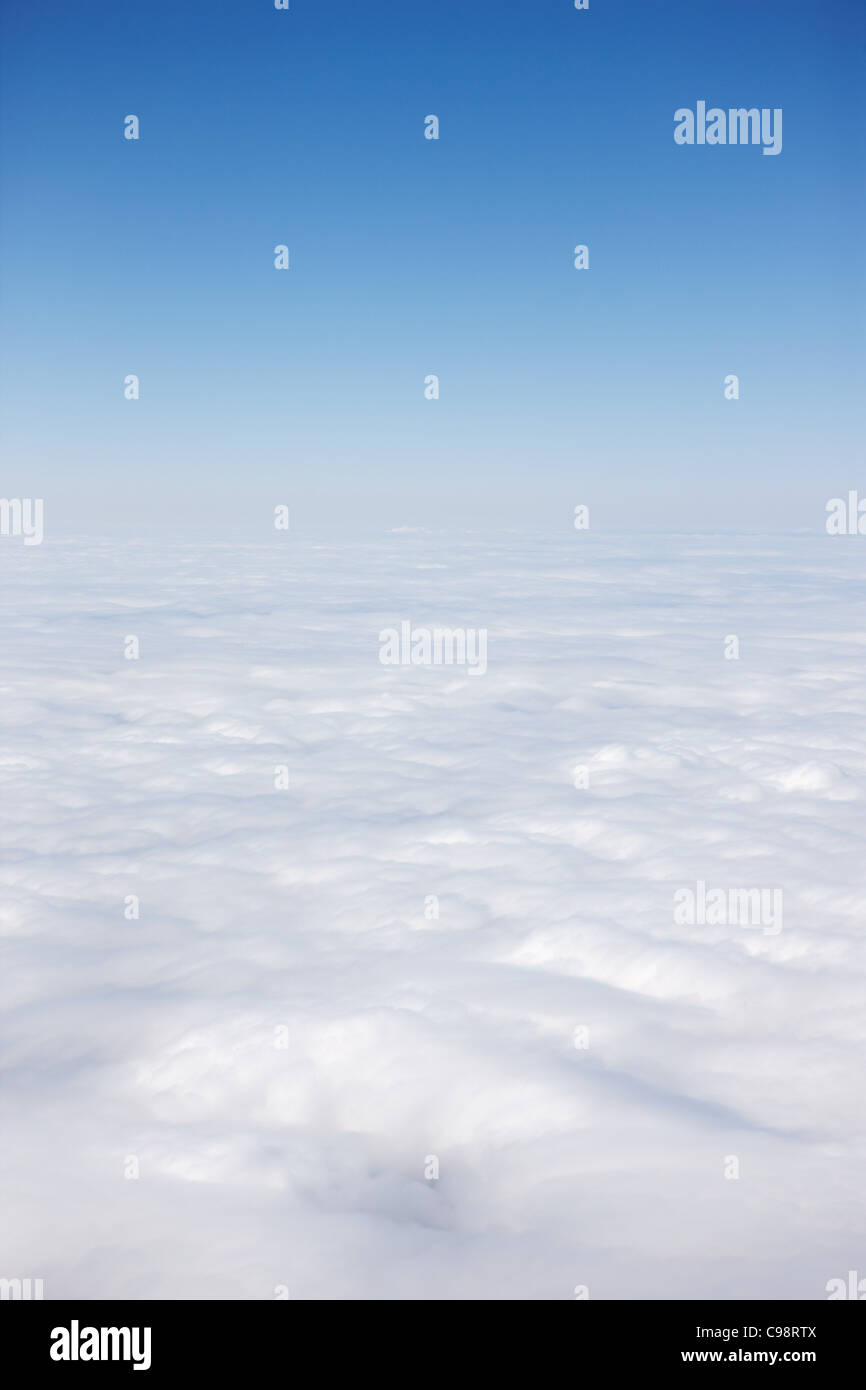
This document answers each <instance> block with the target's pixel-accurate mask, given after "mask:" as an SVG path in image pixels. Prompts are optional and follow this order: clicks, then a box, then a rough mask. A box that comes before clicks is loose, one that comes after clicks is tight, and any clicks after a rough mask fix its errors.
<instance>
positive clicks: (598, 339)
mask: <svg viewBox="0 0 866 1390" xmlns="http://www.w3.org/2000/svg"><path fill="white" fill-rule="evenodd" d="M2 14H3V19H2V93H3V94H2V127H0V134H2V246H3V254H4V262H5V271H4V276H3V313H4V322H5V330H4V351H3V361H2V389H3V413H4V417H5V422H6V423H5V430H4V436H5V438H4V459H5V462H4V468H3V486H2V491H3V494H4V495H6V496H44V497H45V498H46V512H47V514H48V515H49V517H50V516H51V515H52V513H53V515H54V518H55V526H56V525H57V524H58V518H59V524H61V525H63V524H65V521H66V519H67V518H68V519H69V520H70V522H71V521H72V519H78V518H79V517H80V516H82V515H84V516H88V515H90V516H92V517H94V518H105V519H111V518H112V517H115V516H117V515H118V514H122V513H133V514H135V515H138V514H141V515H144V514H145V513H147V512H148V511H150V512H154V511H155V512H159V511H160V510H164V509H168V510H169V511H171V512H172V513H173V514H174V515H175V516H176V517H178V516H179V517H181V518H182V517H184V516H189V517H193V516H197V517H203V516H207V515H210V514H215V515H216V514H221V515H223V516H225V517H229V518H232V517H237V518H244V517H250V516H253V515H254V514H256V512H257V509H259V508H260V507H262V506H264V505H268V506H270V505H271V504H272V503H274V502H280V501H285V502H288V503H289V504H290V506H292V508H293V520H294V524H295V525H298V524H299V522H300V523H301V524H303V518H304V517H306V518H307V519H308V520H309V521H310V522H311V524H312V523H313V522H319V523H321V522H324V523H327V521H328V518H329V517H331V516H336V515H337V514H338V513H345V514H346V515H347V516H348V517H349V518H352V517H354V516H357V517H358V518H359V519H360V518H361V517H365V516H366V517H372V518H374V519H376V518H381V519H382V520H383V521H384V522H387V523H388V524H398V523H399V522H400V521H401V520H402V521H406V522H416V523H421V524H423V523H424V522H425V521H439V520H442V519H445V518H448V517H449V516H450V517H454V518H458V519H460V518H462V519H465V520H466V521H468V522H470V523H483V522H484V521H485V520H488V519H489V520H495V519H497V518H498V517H499V516H510V517H512V518H517V519H518V520H519V519H520V518H522V517H527V518H529V517H532V518H534V519H538V520H540V521H541V522H542V524H544V521H545V518H553V522H552V525H553V527H554V529H558V528H559V525H560V520H561V521H562V525H563V527H564V528H565V529H567V527H568V525H569V517H570V513H571V509H572V505H573V503H575V502H581V501H584V502H588V503H589V504H590V505H591V506H592V507H593V525H594V528H597V527H602V526H604V525H611V526H620V525H641V524H649V525H668V526H669V527H670V528H671V529H677V528H678V527H679V526H681V525H682V526H689V525H697V526H702V525H703V526H706V527H712V526H714V525H716V524H719V525H724V526H735V527H736V526H740V525H741V526H743V527H744V528H746V529H753V528H756V527H761V526H764V525H768V526H770V527H773V526H779V527H785V526H806V527H812V526H815V527H817V528H820V527H821V526H822V524H823V507H824V501H825V499H826V498H827V497H829V496H833V495H837V494H838V493H840V492H842V491H844V490H847V489H848V488H849V487H857V486H858V485H859V486H860V487H861V490H862V491H866V470H864V468H863V450H862V444H863V437H864V436H863V430H864V420H863V411H862V406H861V404H860V398H861V397H862V382H863V366H864V361H863V358H864V353H863V323H864V302H866V296H864V273H863V244H864V236H863V232H864V217H863V211H864V209H863V201H862V185H863V175H864V143H866V142H864V118H863V113H862V107H863V80H862V72H863V61H864V33H866V7H864V6H863V5H862V4H861V3H860V0H821V3H817V2H816V0H727V3H725V4H719V3H717V2H716V0H664V3H661V2H659V3H653V0H591V7H590V9H589V11H587V12H577V11H575V10H574V8H573V5H572V0H532V3H530V0H525V2H524V3H520V0H471V3H469V0H436V3H435V4H431V3H422V0H364V3H359V0H292V8H291V10H290V11H289V12H288V13H286V12H279V11H276V10H274V8H273V4H272V0H141V2H140V3H135V4H123V3H116V0H96V3H88V4H69V3H61V0H42V3H39V4H34V3H33V0H3V6H2ZM699 99H704V100H706V101H707V102H708V103H709V104H711V105H712V104H717V105H719V106H721V107H724V108H727V107H729V106H758V107H782V108H783V111H784V127H783V133H784V146H783V150H782V153H781V154H780V155H779V156H778V157H776V158H768V157H765V156H763V155H762V153H761V151H760V149H759V148H752V147H748V148H741V147H719V148H707V147H705V148H697V147H694V148H682V147H678V146H677V145H675V144H674V141H673V125H674V122H673V113H674V110H675V109H676V108H677V107H680V106H692V107H694V105H695V103H696V102H697V101H698V100H699ZM128 113H135V114H137V115H138V116H139V117H140V120H141V139H140V140H139V141H138V142H137V143H135V142H128V141H126V140H124V139H123V119H124V117H125V116H126V115H127V114H128ZM428 113H435V114H437V115H438V116H439V118H440V121H441V138H440V140H439V141H438V142H432V141H427V140H425V139H424V138H423V121H424V117H425V116H426V115H427V114H428ZM279 242H285V243H287V244H288V245H289V247H290V248H291V257H292V268H291V270H290V271H289V272H287V273H279V272H277V271H275V270H274V268H273V247H274V245H275V244H276V243H279ZM578 242H585V243H587V244H588V245H589V247H590V256H591V266H590V270H589V271H588V272H586V273H578V272H577V271H575V270H574V269H573V266H572V248H573V246H574V245H575V244H576V243H578ZM130 372H134V373H136V374H138V375H139V377H140V379H141V393H142V394H141V399H140V400H139V401H138V402H127V401H126V400H124V397H123V379H124V377H125V376H126V374H127V373H130ZM431 372H435V373H437V374H438V375H439V376H440V379H441V391H442V395H441V399H440V400H439V401H437V402H428V401H426V400H425V399H424V396H423V380H424V377H425V375H426V374H427V373H431ZM729 372H736V373H737V374H738V375H739V376H740V379H741V393H742V394H741V399H740V400H739V401H738V402H728V401H725V400H724V398H723V392H722V384H723V379H724V377H725V375H726V374H727V373H729Z"/></svg>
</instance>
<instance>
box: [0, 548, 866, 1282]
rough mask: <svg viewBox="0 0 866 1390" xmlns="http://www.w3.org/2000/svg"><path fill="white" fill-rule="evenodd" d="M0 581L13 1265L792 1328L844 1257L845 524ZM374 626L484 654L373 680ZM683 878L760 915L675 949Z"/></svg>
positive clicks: (847, 1207)
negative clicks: (687, 1303) (466, 631)
mask: <svg viewBox="0 0 866 1390" xmlns="http://www.w3.org/2000/svg"><path fill="white" fill-rule="evenodd" d="M0 563H2V573H3V578H4V583H3V588H2V603H3V609H4V620H3V658H4V660H3V678H2V686H3V690H2V698H3V709H4V721H3V724H4V736H3V744H2V750H0V767H2V774H3V781H4V783H5V791H4V796H3V802H2V816H3V842H4V845H5V853H4V856H3V860H2V904H0V929H2V933H3V937H4V955H5V960H6V966H5V969H4V975H3V993H4V1002H5V1011H6V1018H5V1028H4V1035H5V1039H6V1043H5V1048H4V1053H3V1063H2V1077H0V1113H2V1120H3V1128H4V1133H5V1142H4V1145H3V1149H2V1158H0V1165H2V1184H0V1187H2V1193H3V1198H2V1201H3V1203H4V1205H5V1206H6V1208H7V1210H6V1211H5V1214H4V1219H3V1223H2V1226H3V1239H2V1268H0V1274H3V1275H5V1276H7V1277H14V1276H20V1277H23V1276H28V1275H29V1276H32V1277H42V1278H44V1279H45V1281H46V1294H47V1296H48V1297H55V1298H59V1297H65V1296H81V1297H102V1296H115V1297H121V1298H125V1297H126V1298H139V1297H169V1298H188V1297H229V1298H232V1297H240V1298H269V1297H271V1296H272V1295H273V1290H274V1287H275V1286H276V1285H279V1284H286V1285H288V1286H289V1289H290V1291H291V1295H292V1296H293V1297H297V1298H429V1299H439V1298H453V1297H456V1298H531V1299H534V1298H542V1299H547V1298H552V1299H559V1298H569V1297H571V1296H572V1290H573V1288H574V1286H575V1285H578V1284H586V1285H589V1287H590V1292H591V1296H592V1297H598V1298H605V1297H607V1298H610V1297H622V1298H629V1297H646V1296H656V1297H676V1298H688V1297H697V1298H710V1297H716V1296H720V1297H733V1298H738V1297H739V1298H749V1297H770V1296H782V1297H807V1298H808V1297H815V1298H820V1297H822V1296H824V1285H825V1283H826V1281H827V1280H828V1279H829V1278H832V1277H836V1276H840V1277H844V1276H845V1275H846V1274H847V1271H848V1269H849V1268H861V1267H862V1263H863V1258H864V1255H863V1250H864V1243H863V1237H864V1219H863V1213H862V1207H861V1205H860V1200H859V1187H860V1186H861V1183H862V1163H863V1156H864V1143H863V1139H864V1123H863V1121H864V1117H863V1112H862V1104H861V1097H862V1086H861V1080H860V1073H861V1070H862V1047H863V1042H864V1035H866V1021H864V1017H863V1010H862V1000H863V976H864V966H863V951H862V942H863V935H864V925H863V922H864V911H863V909H864V890H863V874H862V862H863V860H862V844H863V835H864V829H866V816H864V803H863V773H864V767H866V748H864V736H863V716H864V712H866V702H864V694H863V654H864V642H866V639H864V638H863V637H862V635H861V633H862V626H863V625H862V621H861V622H860V624H859V626H860V628H861V633H858V631H857V629H858V614H857V611H856V606H855V603H854V601H853V599H852V597H851V593H852V591H853V586H854V584H855V582H857V581H859V580H860V576H861V574H862V560H861V559H860V551H859V548H858V543H857V540H856V538H855V539H853V540H851V541H849V540H847V539H845V538H841V539H838V540H836V539H831V538H828V537H820V538H818V537H815V538H809V537H799V538H790V539H787V540H786V539H774V540H771V541H761V540H756V539H754V538H752V539H748V538H737V539H733V538H729V539H725V538H718V537H717V538H714V539H700V538H684V537H680V538H667V539H663V538H651V537H650V538H648V537H638V538H631V539H629V538H620V539H619V540H610V539H607V540H604V539H599V538H598V537H596V536H595V535H589V534H586V535H582V536H575V537H574V539H573V540H572V541H571V542H570V543H566V544H564V545H559V544H558V543H557V544H554V545H552V544H551V543H550V541H549V539H543V540H538V539H536V540H529V539H527V538H526V537H524V536H520V535H517V534H512V535H510V536H502V537H499V538H498V539H495V540H490V539H484V538H481V537H479V536H472V535H462V536H457V535H452V536H450V537H449V536H444V535H443V536H440V535H434V534H430V533H425V532H423V531H420V530H415V529H407V530H404V531H397V532H394V533H391V534H388V535H386V536H383V537H381V538H376V539H374V540H371V541H370V542H368V543H365V544H361V543H354V544H349V545H340V546H338V545H326V544H319V543H313V542H312V541H306V542H305V541H303V540H300V539H298V538H297V537H295V536H288V537H287V536H275V537H274V538H273V539H271V540H269V541H268V542H266V543H265V544H264V545H255V544H249V545H246V544H240V543H237V544H219V543H217V542H214V543H212V544H204V545H194V546H191V545H190V544H189V543H186V544H183V545H181V544H178V545H174V544H171V543H169V542H163V543H161V544H156V545H153V546H149V545H148V546H145V545H138V546H123V545H120V544H118V545H114V544H109V543H101V544H95V543H94V544H86V543H79V544H59V543H55V544H52V543H51V542H50V541H46V543H45V544H44V545H43V546H42V547H39V548H35V547H34V548H30V549H28V550H24V549H23V548H21V547H17V548H16V547H14V545H13V544H12V543H11V542H9V541H7V543H6V545H5V546H4V548H3V551H2V556H0ZM860 608H861V616H862V605H861V606H860ZM404 619H408V620H410V621H411V622H412V623H413V624H416V625H427V626H431V627H432V626H435V625H443V626H447V627H466V628H482V627H483V628H487V629H488V632H489V649H488V669H487V672H486V674H485V675H484V676H483V677H475V678H472V677H469V676H468V674H467V672H466V671H465V670H461V669H460V668H458V667H451V668H443V667H434V668H415V667H408V668H402V667H386V666H383V665H381V664H380V662H379V659H378V653H379V640H378V639H379V632H380V631H381V630H382V629H384V628H387V627H393V626H399V623H400V622H401V620H404ZM131 634H134V635H136V636H137V637H138V639H139V642H140V647H141V655H140V659H139V660H138V661H128V660H125V659H124V656H123V643H124V638H125V637H126V636H127V635H131ZM730 634H736V635H737V636H738V637H739V641H740V659H739V660H736V661H734V660H726V659H725V656H724V642H725V638H726V637H727V636H728V635H730ZM280 765H286V766H287V767H288V769H289V787H288V789H286V790H277V789H275V785H274V775H275V773H274V770H275V768H276V767H277V766H280ZM575 768H585V769H586V770H587V772H586V774H585V775H584V780H586V781H588V785H584V786H575ZM578 780H579V779H578ZM699 880H702V881H705V882H706V884H707V885H708V888H711V887H718V888H722V889H730V888H767V889H770V888H776V887H779V888H781V889H782V891H783V894H784V927H783V929H782V930H781V931H780V932H779V933H778V934H775V935H772V934H769V933H767V932H765V931H763V930H761V928H760V926H758V927H744V926H738V925H720V924H716V925H700V924H697V925H682V924H678V923H677V922H675V920H674V913H673V895H674V892H675V890H676V889H678V888H681V887H694V886H695V884H696V883H697V881H699ZM129 895H136V896H137V897H138V898H139V899H140V917H139V919H138V920H127V919H126V918H125V916H124V901H125V899H127V897H128V896H129ZM430 895H435V896H436V898H438V902H439V917H438V919H432V920H431V919H428V918H427V917H425V899H427V898H428V897H429V896H430ZM579 1028H585V1029H587V1030H588V1041H589V1046H588V1047H577V1046H575V1029H579ZM278 1030H284V1031H283V1032H280V1031H278ZM283 1041H285V1042H286V1043H287V1045H286V1046H278V1045H276V1044H277V1043H278V1042H280V1043H281V1042H283ZM132 1155H134V1156H135V1157H136V1158H137V1160H138V1162H139V1164H140V1174H141V1175H140V1177H139V1178H138V1180H129V1179H126V1178H125V1177H124V1163H125V1160H126V1159H127V1156H132ZM430 1156H435V1157H436V1158H437V1159H438V1163H439V1173H440V1176H439V1179H438V1181H437V1182H432V1181H429V1180H428V1179H427V1178H425V1163H426V1162H427V1160H428V1158H429V1157H430ZM731 1156H735V1157H736V1158H737V1159H738V1161H739V1168H740V1176H739V1178H738V1179H735V1180H731V1179H728V1178H726V1177H725V1166H726V1161H729V1160H730V1158H731ZM728 1166H729V1168H730V1163H728ZM858 1261H859V1265H858Z"/></svg>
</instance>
